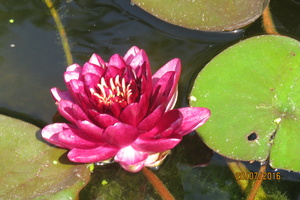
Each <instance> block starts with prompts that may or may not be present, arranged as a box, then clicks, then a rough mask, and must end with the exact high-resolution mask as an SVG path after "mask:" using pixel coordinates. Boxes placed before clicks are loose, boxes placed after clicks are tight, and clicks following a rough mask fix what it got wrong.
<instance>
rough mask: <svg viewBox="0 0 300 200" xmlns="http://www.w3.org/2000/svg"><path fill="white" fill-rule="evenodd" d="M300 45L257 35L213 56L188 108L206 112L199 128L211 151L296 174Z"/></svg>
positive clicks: (299, 163)
mask: <svg viewBox="0 0 300 200" xmlns="http://www.w3.org/2000/svg"><path fill="white" fill-rule="evenodd" d="M299 78H300V43H299V42H298V41H296V40H294V39H292V38H288V37H283V36H258V37H253V38H250V39H247V40H245V41H242V42H240V43H238V44H236V45H234V46H232V47H230V48H228V49H226V50H225V51H223V52H222V53H220V54H219V55H218V56H216V57H215V58H214V59H213V60H212V61H211V62H210V63H208V64H207V65H206V67H205V68H204V69H203V70H202V71H201V72H200V74H199V75H198V77H197V79H196V81H195V84H194V87H193V90H192V93H191V96H190V103H191V105H192V106H202V107H208V108H209V109H211V112H212V116H211V118H210V120H209V121H208V122H207V123H206V124H205V125H203V126H202V127H201V128H200V129H198V132H199V135H200V136H201V138H202V139H203V140H204V142H205V143H206V144H207V145H208V146H209V147H210V148H212V149H213V150H214V151H216V152H218V153H220V154H222V155H224V156H227V157H230V158H233V159H237V160H249V161H252V160H256V161H260V162H262V161H265V160H266V159H267V158H268V157H269V156H270V165H271V166H272V167H274V168H281V169H287V170H294V171H300V160H299V141H300V82H299Z"/></svg>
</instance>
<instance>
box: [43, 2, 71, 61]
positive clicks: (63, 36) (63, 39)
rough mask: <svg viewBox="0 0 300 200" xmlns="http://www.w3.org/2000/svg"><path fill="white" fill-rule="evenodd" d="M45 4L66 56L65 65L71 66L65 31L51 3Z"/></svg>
mask: <svg viewBox="0 0 300 200" xmlns="http://www.w3.org/2000/svg"><path fill="white" fill-rule="evenodd" d="M45 3H46V4H47V6H48V8H49V9H50V12H51V15H52V17H53V19H54V21H55V24H56V26H57V30H58V32H59V36H60V39H61V43H62V46H63V49H64V52H65V55H66V60H67V64H68V65H71V64H73V58H72V54H71V50H70V46H69V42H68V38H67V34H66V31H65V28H64V26H63V24H62V23H61V20H60V17H59V15H58V13H57V11H56V9H55V8H54V6H53V3H52V1H51V0H45Z"/></svg>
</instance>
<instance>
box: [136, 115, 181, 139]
mask: <svg viewBox="0 0 300 200" xmlns="http://www.w3.org/2000/svg"><path fill="white" fill-rule="evenodd" d="M181 123H182V115H181V113H180V112H179V111H178V110H170V111H168V112H166V113H165V114H164V115H163V116H162V117H161V118H160V119H159V120H158V122H157V123H156V124H155V126H154V127H153V128H152V129H151V130H150V131H149V132H147V133H144V134H143V135H142V137H147V138H155V139H159V138H163V137H168V136H170V135H171V134H172V133H173V132H174V130H176V129H178V128H179V127H180V125H181Z"/></svg>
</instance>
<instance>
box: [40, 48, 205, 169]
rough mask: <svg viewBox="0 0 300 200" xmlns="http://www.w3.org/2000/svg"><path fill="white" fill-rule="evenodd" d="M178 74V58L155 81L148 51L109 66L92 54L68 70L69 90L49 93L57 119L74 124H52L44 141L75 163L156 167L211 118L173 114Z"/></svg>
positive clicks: (134, 51) (200, 111)
mask: <svg viewBox="0 0 300 200" xmlns="http://www.w3.org/2000/svg"><path fill="white" fill-rule="evenodd" d="M180 72H181V63H180V60H179V59H177V58H175V59H173V60H171V61H169V62H168V63H167V64H165V65H164V66H163V67H161V68H160V69H159V70H158V71H157V72H156V73H155V74H154V75H152V73H151V68H150V64H149V61H148V57H147V55H146V53H145V51H144V50H141V49H139V48H138V47H135V46H134V47H132V48H131V49H129V51H128V52H127V53H126V55H125V56H124V57H121V56H120V55H118V54H115V55H113V56H112V57H111V58H110V60H109V62H108V63H106V62H104V61H103V59H102V58H101V57H100V56H99V55H97V54H93V55H92V57H91V58H90V60H89V62H87V63H85V64H84V65H83V66H82V67H81V66H79V65H78V64H73V65H71V66H69V67H68V68H67V70H66V72H65V73H64V79H65V83H66V86H67V90H65V91H63V90H60V89H58V88H52V89H51V93H52V95H53V97H54V99H55V101H56V104H57V107H58V111H59V113H60V114H61V115H62V116H63V117H64V118H65V119H67V120H68V121H69V122H70V123H54V124H50V125H48V126H46V127H44V128H43V130H42V136H43V138H44V139H45V140H47V141H48V142H50V143H53V144H55V145H57V146H59V147H62V148H66V149H70V151H69V153H68V158H69V159H70V160H71V161H73V162H78V163H96V162H101V161H105V160H108V159H113V160H114V161H116V162H118V163H120V165H121V166H122V167H123V168H124V169H126V170H127V171H131V172H137V171H139V170H141V169H142V168H143V167H144V166H155V165H157V164H159V163H160V162H161V160H162V159H163V158H164V157H165V155H167V154H168V152H169V150H170V149H172V148H173V147H175V146H176V145H177V144H178V143H179V142H180V141H181V139H182V137H183V136H184V135H186V134H188V133H190V132H192V131H193V130H195V129H196V128H198V127H199V126H201V125H202V124H204V123H205V122H206V121H207V119H208V118H209V117H210V111H209V110H208V109H207V108H197V107H185V108H179V109H173V107H174V105H175V103H176V99H177V85H178V80H179V76H180Z"/></svg>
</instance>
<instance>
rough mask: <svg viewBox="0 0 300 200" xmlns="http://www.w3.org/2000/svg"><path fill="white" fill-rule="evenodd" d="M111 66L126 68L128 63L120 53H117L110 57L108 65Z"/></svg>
mask: <svg viewBox="0 0 300 200" xmlns="http://www.w3.org/2000/svg"><path fill="white" fill-rule="evenodd" d="M110 66H114V67H117V68H119V69H124V68H125V67H126V63H125V61H124V60H123V58H122V57H121V56H120V55H119V54H115V55H113V56H112V57H111V58H110V59H109V62H108V67H110Z"/></svg>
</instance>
